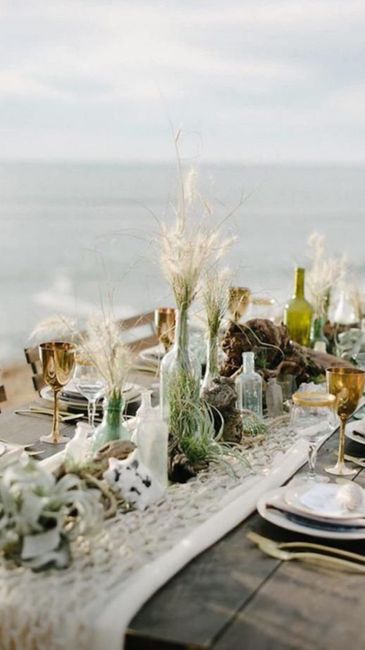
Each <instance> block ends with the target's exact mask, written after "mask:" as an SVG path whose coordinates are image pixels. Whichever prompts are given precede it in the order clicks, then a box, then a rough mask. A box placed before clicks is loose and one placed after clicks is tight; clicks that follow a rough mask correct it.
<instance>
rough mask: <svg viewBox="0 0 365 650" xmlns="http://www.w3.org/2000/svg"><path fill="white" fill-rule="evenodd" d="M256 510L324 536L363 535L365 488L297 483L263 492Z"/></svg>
mask: <svg viewBox="0 0 365 650" xmlns="http://www.w3.org/2000/svg"><path fill="white" fill-rule="evenodd" d="M257 510H258V512H259V513H260V515H261V517H263V518H264V519H266V520H267V521H269V522H270V523H272V524H275V525H276V526H280V527H281V528H285V529H287V530H291V531H293V532H296V533H302V534H304V535H311V536H313V537H322V538H327V539H343V540H354V539H365V492H364V490H363V489H362V488H361V487H360V486H359V485H357V484H355V483H353V482H351V481H346V482H343V483H316V482H307V483H298V484H297V485H289V486H287V487H283V488H278V489H276V490H271V491H270V492H268V493H266V494H265V495H263V496H262V497H261V498H260V500H259V502H258V504H257Z"/></svg>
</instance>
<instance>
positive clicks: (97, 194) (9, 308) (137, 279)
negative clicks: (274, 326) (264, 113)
mask: <svg viewBox="0 0 365 650" xmlns="http://www.w3.org/2000/svg"><path fill="white" fill-rule="evenodd" d="M364 171H365V165H362V164H354V165H349V164H346V165H340V164H332V165H329V164H316V165H311V164H309V163H308V164H299V163H297V164H285V165H282V164H280V165H279V164H262V165H253V164H240V163H238V162H233V163H226V162H224V163H209V164H204V165H199V166H198V174H199V190H200V192H201V194H202V195H203V196H204V198H205V199H207V200H208V202H209V203H210V204H211V206H212V208H213V219H214V222H220V221H221V220H222V219H224V217H225V215H226V214H227V213H228V212H230V211H231V210H232V209H233V208H236V211H235V212H234V214H233V215H232V216H231V217H230V218H229V219H228V220H227V221H226V222H225V224H224V234H233V235H235V236H236V237H237V242H236V244H235V245H234V246H233V247H232V250H231V251H230V253H229V255H228V256H227V258H226V260H225V264H226V265H227V266H230V267H231V269H232V271H233V273H234V281H235V283H236V284H237V285H243V286H248V287H250V288H251V290H252V291H253V292H254V294H257V295H261V296H263V295H265V296H269V297H272V298H274V299H275V300H276V302H277V309H278V310H280V309H281V308H282V305H283V304H284V302H285V300H286V299H287V298H288V296H290V295H291V293H292V284H293V268H294V266H295V265H296V264H302V265H304V266H306V264H307V263H308V256H307V255H308V248H307V239H308V236H309V235H310V233H311V232H313V231H314V230H316V231H318V232H320V233H322V234H324V235H325V236H326V239H327V243H328V248H329V250H330V251H331V252H333V253H338V254H342V253H345V254H346V255H347V258H348V264H349V266H350V268H351V271H352V273H353V275H354V277H355V279H356V280H358V281H359V283H360V285H362V284H363V283H364V280H365V260H364V253H363V248H364V243H363V238H362V235H363V234H365V186H364V183H363V177H364ZM175 187H176V167H175V165H174V164H173V163H171V164H170V163H138V162H128V163H126V162H106V161H105V162H67V161H63V162H56V161H49V162H46V161H42V162H37V161H33V162H32V161H23V162H17V161H11V162H5V161H3V162H0V222H1V232H2V237H1V244H0V246H1V257H0V265H1V274H0V291H1V298H2V308H3V317H2V319H1V325H0V365H6V364H8V363H9V362H12V361H16V360H20V359H21V358H22V355H23V347H24V346H25V345H27V344H28V343H29V334H30V332H31V331H32V329H33V328H34V326H35V325H36V323H37V322H39V321H40V320H42V319H43V318H45V317H47V316H49V315H52V314H55V313H62V314H65V315H66V316H72V315H73V316H77V317H80V318H84V317H85V316H87V314H89V313H90V312H92V311H93V310H97V309H98V307H99V305H100V300H101V296H103V295H105V294H106V292H108V291H113V293H114V304H115V309H116V313H117V315H118V316H128V315H132V314H133V313H138V312H140V311H143V310H148V309H151V308H154V307H155V306H158V305H165V304H172V298H171V295H170V294H169V290H168V287H167V286H166V283H165V281H164V279H163V277H162V276H161V272H160V270H159V266H158V260H157V258H156V249H155V247H154V246H153V240H154V239H155V238H156V233H157V230H158V220H161V219H170V218H171V210H170V211H169V209H168V206H169V204H170V203H171V202H172V201H173V200H174V196H175ZM222 236H223V235H222Z"/></svg>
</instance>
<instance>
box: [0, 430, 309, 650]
mask: <svg viewBox="0 0 365 650" xmlns="http://www.w3.org/2000/svg"><path fill="white" fill-rule="evenodd" d="M246 455H248V457H249V459H250V462H251V467H248V466H247V465H246V464H243V463H240V462H238V461H237V460H232V459H229V460H228V459H227V462H228V463H229V464H230V466H231V468H232V469H234V473H233V472H229V471H227V468H225V467H222V466H219V465H211V466H210V468H209V470H208V471H206V472H201V473H200V474H199V476H198V477H197V478H195V479H193V480H191V481H189V482H188V483H186V484H184V485H179V484H175V485H172V486H171V487H170V488H169V490H168V493H167V497H166V499H165V501H164V502H163V503H161V504H160V505H154V506H152V507H150V508H149V509H148V510H147V511H145V512H139V511H131V512H128V513H127V514H123V513H122V512H120V513H118V514H117V516H116V517H115V518H113V519H112V520H110V521H108V522H106V524H105V527H104V530H103V532H102V534H100V535H99V536H98V537H97V538H91V539H90V540H79V541H78V542H75V543H74V545H73V555H74V561H73V564H72V565H71V567H70V568H69V569H67V570H65V571H55V570H53V571H48V572H44V573H33V572H31V571H30V570H29V569H23V568H17V569H12V570H9V569H6V568H5V567H4V566H3V565H2V564H0V649H1V650H64V649H65V648H67V650H104V649H105V648H108V650H120V647H121V643H122V638H123V635H124V633H125V629H126V627H127V625H128V623H129V622H130V620H131V619H132V618H133V616H134V615H135V614H136V613H137V611H138V610H139V609H140V607H141V606H142V605H143V603H144V602H146V601H147V600H148V598H150V596H151V595H152V594H153V593H154V592H155V591H156V590H157V589H159V588H160V587H161V586H162V585H163V584H164V583H165V582H166V581H167V580H169V579H170V578H171V577H172V576H173V575H174V574H175V573H177V572H178V571H179V570H180V569H181V568H182V567H183V566H184V565H185V564H187V563H188V562H189V561H190V560H191V559H192V558H193V557H195V556H196V555H198V554H199V553H201V552H202V551H203V550H204V549H206V548H208V547H209V546H210V545H211V544H213V543H214V542H216V541H217V540H218V539H220V538H221V537H222V536H223V535H225V534H226V533H227V532H228V531H229V530H231V529H232V528H234V527H235V526H236V525H238V524H239V523H240V522H241V521H242V520H243V519H245V518H246V517H247V516H248V515H249V514H251V513H252V512H253V511H254V509H255V505H256V502H257V499H258V497H259V496H260V495H261V494H262V493H263V492H265V491H266V490H268V489H270V488H272V487H275V486H279V485H281V484H282V483H284V482H285V481H286V480H287V479H288V478H289V477H290V476H291V475H292V474H293V473H294V472H295V471H296V470H297V469H298V468H299V467H300V466H301V465H302V464H303V463H304V462H305V460H306V444H305V442H304V441H295V439H294V436H293V435H292V434H289V433H288V430H287V429H286V428H282V429H279V430H277V431H275V435H274V434H273V433H272V434H271V435H270V436H269V437H268V438H267V440H266V442H265V443H263V444H261V445H257V446H256V447H254V448H253V449H252V450H248V451H247V452H246ZM268 464H269V467H268Z"/></svg>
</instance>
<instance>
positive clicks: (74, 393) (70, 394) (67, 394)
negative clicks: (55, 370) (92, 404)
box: [60, 380, 135, 402]
mask: <svg viewBox="0 0 365 650" xmlns="http://www.w3.org/2000/svg"><path fill="white" fill-rule="evenodd" d="M134 389H135V384H130V383H129V384H128V383H127V384H126V385H125V386H124V388H123V396H124V397H125V399H128V394H129V393H130V392H133V390H134ZM60 397H61V399H63V400H65V399H72V400H75V401H80V402H87V399H86V397H85V396H84V395H82V393H80V391H79V390H78V388H77V386H76V385H75V384H74V382H73V380H71V381H70V382H69V383H68V384H67V385H66V386H65V387H64V388H63V389H62V390H61V392H60ZM99 399H102V398H100V397H99V398H98V400H99Z"/></svg>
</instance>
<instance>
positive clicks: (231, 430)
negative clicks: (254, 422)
mask: <svg viewBox="0 0 365 650" xmlns="http://www.w3.org/2000/svg"><path fill="white" fill-rule="evenodd" d="M202 398H203V399H204V400H205V401H206V402H207V403H208V404H209V406H211V407H212V414H213V417H214V426H215V430H216V432H217V433H218V431H220V429H221V426H222V419H223V440H225V441H226V442H237V443H238V442H241V439H242V433H243V429H242V418H241V415H240V412H239V410H238V409H237V408H236V402H237V393H236V388H235V385H234V380H233V379H230V378H229V377H217V378H216V379H214V380H213V383H212V386H211V388H209V389H205V390H204V391H203V394H202Z"/></svg>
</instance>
